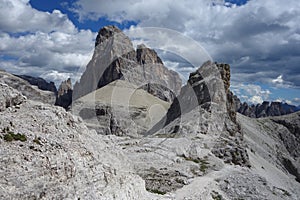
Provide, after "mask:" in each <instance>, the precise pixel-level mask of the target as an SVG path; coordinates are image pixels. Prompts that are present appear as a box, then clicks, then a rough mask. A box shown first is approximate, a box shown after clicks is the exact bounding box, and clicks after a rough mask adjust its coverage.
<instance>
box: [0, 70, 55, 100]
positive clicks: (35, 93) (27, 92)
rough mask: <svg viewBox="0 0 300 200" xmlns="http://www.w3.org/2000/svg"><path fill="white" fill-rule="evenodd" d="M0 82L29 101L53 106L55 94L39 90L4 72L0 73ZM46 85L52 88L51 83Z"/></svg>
mask: <svg viewBox="0 0 300 200" xmlns="http://www.w3.org/2000/svg"><path fill="white" fill-rule="evenodd" d="M33 79H34V78H33ZM0 82H1V83H5V84H7V85H10V86H11V87H13V88H14V89H16V90H18V91H20V92H21V93H22V94H23V95H24V96H26V97H27V98H28V99H30V100H35V101H40V102H44V103H48V104H54V102H55V99H56V94H55V92H52V91H44V90H40V89H39V88H38V86H35V85H32V84H30V83H29V82H28V81H26V80H24V79H23V78H19V77H17V76H15V75H12V74H10V73H7V72H5V71H0ZM41 82H43V81H41ZM46 85H47V86H50V88H52V87H51V85H52V84H51V83H50V84H46ZM53 89H54V88H53Z"/></svg>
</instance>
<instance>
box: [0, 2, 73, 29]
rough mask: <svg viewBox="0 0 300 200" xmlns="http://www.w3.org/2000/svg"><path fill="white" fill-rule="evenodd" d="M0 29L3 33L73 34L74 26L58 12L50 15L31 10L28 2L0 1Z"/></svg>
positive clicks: (55, 11)
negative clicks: (59, 32) (52, 32)
mask: <svg viewBox="0 0 300 200" xmlns="http://www.w3.org/2000/svg"><path fill="white" fill-rule="evenodd" d="M0 8H1V12H0V27H1V31H5V32H14V33H15V32H35V31H43V32H51V31H63V32H67V33H73V32H75V31H76V28H75V26H74V24H73V23H72V22H71V21H70V20H69V19H68V17H67V16H66V15H64V14H62V13H61V12H60V11H59V10H54V11H53V12H52V13H49V12H41V11H38V10H36V9H33V8H32V7H31V6H30V4H29V0H1V1H0Z"/></svg>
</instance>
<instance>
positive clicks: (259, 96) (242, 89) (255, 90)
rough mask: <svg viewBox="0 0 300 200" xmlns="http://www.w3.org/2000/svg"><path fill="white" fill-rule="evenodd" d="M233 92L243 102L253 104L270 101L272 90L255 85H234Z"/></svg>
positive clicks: (232, 86)
mask: <svg viewBox="0 0 300 200" xmlns="http://www.w3.org/2000/svg"><path fill="white" fill-rule="evenodd" d="M231 90H232V91H233V93H234V94H236V95H238V96H239V97H240V100H241V101H242V102H244V101H246V102H248V103H252V104H258V103H262V102H263V101H268V100H269V97H270V95H271V92H270V90H268V89H262V88H261V86H259V85H254V84H234V85H231Z"/></svg>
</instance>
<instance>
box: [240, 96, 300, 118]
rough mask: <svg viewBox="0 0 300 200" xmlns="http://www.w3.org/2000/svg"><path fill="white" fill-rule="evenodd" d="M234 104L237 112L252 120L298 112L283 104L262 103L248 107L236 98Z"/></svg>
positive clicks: (291, 106)
mask: <svg viewBox="0 0 300 200" xmlns="http://www.w3.org/2000/svg"><path fill="white" fill-rule="evenodd" d="M235 102H236V111H237V112H239V113H241V114H243V115H246V116H248V117H252V118H260V117H268V116H281V115H286V114H290V113H294V112H297V111H300V109H299V108H298V107H296V106H294V105H289V104H287V103H283V102H271V103H270V102H268V101H264V102H263V103H262V104H257V105H248V104H247V103H246V102H244V103H241V102H240V100H239V99H238V98H236V99H235Z"/></svg>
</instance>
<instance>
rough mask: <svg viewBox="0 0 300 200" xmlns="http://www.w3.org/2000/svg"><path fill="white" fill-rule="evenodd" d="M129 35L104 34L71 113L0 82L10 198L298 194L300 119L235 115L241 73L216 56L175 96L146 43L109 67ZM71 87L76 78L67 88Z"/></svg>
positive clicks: (3, 193) (0, 189)
mask: <svg viewBox="0 0 300 200" xmlns="http://www.w3.org/2000/svg"><path fill="white" fill-rule="evenodd" d="M120 33H121V32H120V31H119V30H118V29H116V28H114V27H111V26H109V27H104V28H102V29H101V30H100V31H99V34H98V36H97V39H96V49H95V54H94V57H93V59H92V61H91V62H90V64H89V65H88V67H87V68H86V71H85V72H84V74H83V76H82V78H81V81H80V83H77V86H76V88H74V91H73V93H74V92H75V91H76V90H77V92H78V91H79V93H77V95H78V96H76V97H77V98H76V99H75V101H73V102H72V106H71V108H70V110H69V111H68V112H67V111H66V110H65V109H63V108H61V107H58V106H53V105H49V104H45V103H43V102H41V101H37V100H30V99H29V98H26V97H25V96H24V94H22V93H21V91H18V90H16V89H14V88H13V87H12V86H13V85H14V82H12V81H10V82H8V81H7V82H6V83H3V82H0V173H1V177H2V178H1V179H0V199H107V200H113V199H114V200H116V199H124V200H132V199H133V200H134V199H145V200H147V199H149V200H150V199H151V200H177V199H179V200H184V199H191V200H199V199H212V200H213V199H225V200H231V199H270V200H271V199H272V200H273V199H278V200H279V199H284V200H289V199H293V200H297V199H298V198H299V196H300V182H299V170H300V169H299V166H300V163H299V162H300V155H299V152H300V146H299V145H300V141H299V129H300V113H299V112H297V113H293V114H290V115H286V116H280V117H267V118H260V119H256V118H249V117H247V116H244V115H241V114H239V113H236V112H235V109H236V104H235V103H234V102H235V100H236V98H235V96H234V95H233V94H232V93H231V91H230V89H229V87H230V66H229V65H227V64H219V63H213V62H210V61H208V62H206V63H204V64H203V65H202V66H201V67H199V68H198V69H196V70H195V72H193V73H191V74H190V76H189V79H188V81H187V83H186V85H185V86H183V87H182V88H181V90H180V89H178V91H179V90H180V92H179V93H178V95H177V96H176V98H174V100H173V101H171V99H172V98H173V97H172V98H169V99H168V98H167V97H171V96H168V95H170V94H171V91H172V92H173V91H174V90H173V89H172V88H170V87H171V86H172V84H173V87H174V86H175V85H176V84H175V82H174V80H173V81H172V79H171V78H170V79H168V78H166V77H167V76H166V77H165V76H164V77H163V79H162V80H161V81H160V82H159V81H157V80H156V79H159V74H160V73H164V72H163V71H164V68H163V65H162V63H161V61H160V59H159V57H155V56H154V55H156V54H155V52H154V51H153V50H151V49H144V50H143V48H144V46H140V47H139V48H138V49H140V50H139V51H141V52H140V54H138V55H139V56H138V57H137V56H136V55H137V51H138V50H137V51H135V50H134V51H133V52H131V53H130V54H127V56H124V54H123V53H122V54H121V56H120V57H115V59H114V60H119V61H118V62H116V63H115V64H114V65H113V66H111V67H110V68H109V70H108V71H107V72H105V71H106V69H102V68H101V66H102V64H103V63H104V62H107V63H110V62H109V61H105V59H104V58H111V57H112V56H115V55H116V54H115V52H122V51H123V50H125V49H126V48H128V44H129V40H127V39H126V38H127V37H126V36H125V35H124V34H123V33H122V34H120ZM104 44H105V45H104ZM103 45H104V46H103ZM143 52H144V54H143ZM99 53H101V54H99ZM102 53H104V54H102ZM131 55H135V56H133V57H131ZM129 58H130V59H129ZM133 58H134V59H136V61H133V60H132V59H133ZM138 59H139V60H141V63H138V61H137V60H138ZM124 63H127V64H132V65H127V64H124ZM136 63H138V64H137V65H136ZM147 63H152V64H154V65H151V66H150V67H149V68H151V70H152V71H153V74H155V73H157V74H156V75H157V76H158V77H154V78H156V79H155V81H154V82H155V84H153V83H154V82H151V81H149V82H148V83H146V84H144V83H143V84H141V83H140V82H139V77H140V76H141V77H149V78H150V75H147V73H148V72H147V70H146V68H145V70H144V71H143V70H140V69H142V68H143V66H145V65H147ZM100 64H101V65H100ZM97 67H98V68H97ZM145 67H146V66H145ZM98 70H99V71H101V70H102V72H103V73H104V72H105V74H106V75H107V76H105V77H103V76H102V77H101V76H98V75H99V74H97V73H100V72H98ZM156 70H157V71H156ZM160 70H162V71H160ZM154 71H156V72H154ZM102 72H101V73H102ZM144 72H145V75H143V73H144ZM101 73H100V74H101ZM139 73H141V74H139ZM165 73H168V72H165ZM110 75H112V76H110ZM156 75H155V76H156ZM88 76H91V77H90V79H88V78H89V77H88ZM123 77H124V78H123ZM133 77H137V79H133ZM169 77H171V76H169ZM0 80H1V79H0ZM84 80H85V81H88V83H84ZM100 80H102V81H100ZM91 82H92V83H91ZM157 82H159V83H157ZM163 82H165V85H163V87H161V86H162V83H163ZM149 83H150V84H149ZM94 84H96V85H94ZM147 84H148V85H147ZM11 85H12V86H11ZM89 86H93V87H94V86H95V88H93V87H92V88H89ZM85 87H86V88H87V91H80V90H78V89H85ZM167 88H170V89H169V90H167ZM70 89H71V82H70V81H65V82H63V84H62V86H61V87H60V89H59V93H60V95H61V96H63V95H64V94H67V93H68V91H69V90H70ZM37 90H38V91H40V90H39V89H38V88H37ZM173 93H174V95H175V94H176V92H173ZM33 94H35V93H33ZM33 94H29V93H28V95H33ZM172 95H173V94H172ZM73 96H74V95H73ZM164 97H166V98H167V99H166V98H164Z"/></svg>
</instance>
